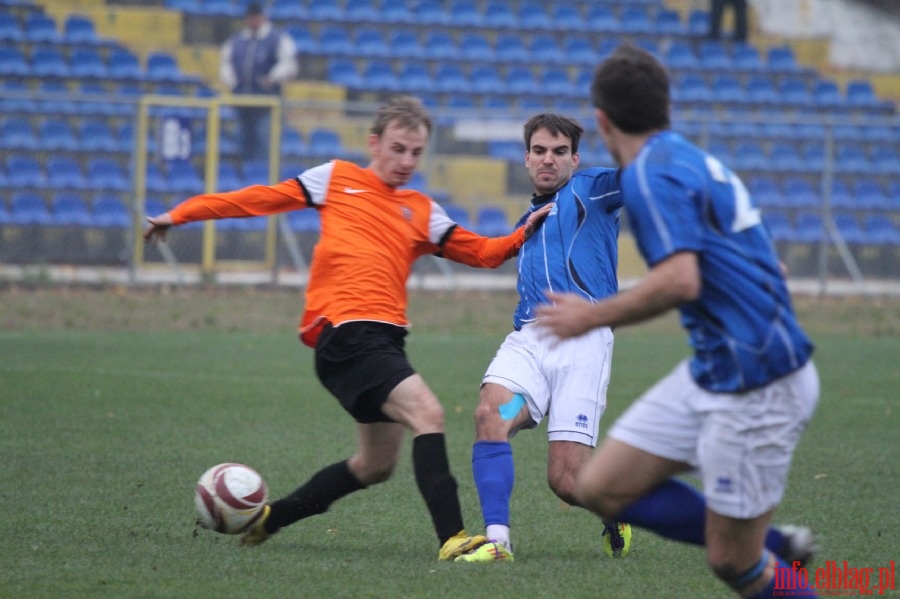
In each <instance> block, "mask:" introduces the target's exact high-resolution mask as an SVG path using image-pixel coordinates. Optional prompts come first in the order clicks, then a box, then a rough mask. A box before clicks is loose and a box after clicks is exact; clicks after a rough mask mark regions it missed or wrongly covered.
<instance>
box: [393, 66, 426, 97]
mask: <svg viewBox="0 0 900 599" xmlns="http://www.w3.org/2000/svg"><path fill="white" fill-rule="evenodd" d="M397 79H398V81H397V83H398V89H399V90H401V91H403V92H406V93H413V94H416V93H425V92H430V91H432V90H433V89H434V79H432V78H431V73H429V72H428V68H427V67H425V65H424V64H422V63H419V62H408V63H406V64H404V65H403V66H402V67H401V68H400V72H399V73H398V74H397Z"/></svg>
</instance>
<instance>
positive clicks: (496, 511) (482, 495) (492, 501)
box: [472, 441, 515, 526]
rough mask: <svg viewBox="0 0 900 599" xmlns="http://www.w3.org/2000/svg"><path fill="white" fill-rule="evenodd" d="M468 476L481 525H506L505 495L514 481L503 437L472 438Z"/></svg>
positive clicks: (509, 450) (508, 453)
mask: <svg viewBox="0 0 900 599" xmlns="http://www.w3.org/2000/svg"><path fill="white" fill-rule="evenodd" d="M472 476H473V477H474V478H475V488H476V489H478V498H479V499H480V501H481V514H482V516H483V517H484V525H485V526H488V525H490V524H503V525H504V526H509V498H510V497H511V496H512V490H513V483H514V482H515V469H514V467H513V457H512V448H511V447H510V445H509V443H508V442H506V441H476V442H475V445H473V446H472Z"/></svg>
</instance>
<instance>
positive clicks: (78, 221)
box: [50, 191, 91, 227]
mask: <svg viewBox="0 0 900 599" xmlns="http://www.w3.org/2000/svg"><path fill="white" fill-rule="evenodd" d="M50 204H51V211H50V212H51V214H52V219H53V224H55V225H57V226H60V227H87V226H90V224H91V211H90V208H88V205H87V202H85V201H84V198H83V197H81V196H80V195H78V194H74V193H71V192H68V191H63V192H60V193H59V194H57V195H55V196H54V197H53V199H52V200H51V202H50Z"/></svg>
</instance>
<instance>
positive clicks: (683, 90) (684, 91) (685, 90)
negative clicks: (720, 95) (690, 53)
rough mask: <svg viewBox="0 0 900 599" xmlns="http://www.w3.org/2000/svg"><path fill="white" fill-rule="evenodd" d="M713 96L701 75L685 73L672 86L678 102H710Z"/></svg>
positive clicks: (674, 97) (675, 99)
mask: <svg viewBox="0 0 900 599" xmlns="http://www.w3.org/2000/svg"><path fill="white" fill-rule="evenodd" d="M712 97H713V96H712V92H711V91H710V89H709V86H708V85H707V84H706V81H705V80H704V79H703V77H701V76H699V75H684V76H682V77H681V78H680V79H678V80H676V84H675V85H674V86H673V88H672V99H673V100H674V101H675V102H676V103H685V104H692V103H708V102H711V101H712Z"/></svg>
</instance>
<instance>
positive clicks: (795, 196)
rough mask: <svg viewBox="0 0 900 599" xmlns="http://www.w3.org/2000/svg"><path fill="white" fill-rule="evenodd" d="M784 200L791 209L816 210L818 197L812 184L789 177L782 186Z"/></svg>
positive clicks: (818, 202) (818, 201) (798, 178)
mask: <svg viewBox="0 0 900 599" xmlns="http://www.w3.org/2000/svg"><path fill="white" fill-rule="evenodd" d="M782 189H783V191H784V198H785V201H786V203H787V205H788V206H790V207H791V208H818V207H819V204H820V197H819V193H818V191H816V188H815V187H813V185H812V183H810V182H809V181H807V180H806V179H803V178H800V177H790V178H788V179H786V180H785V182H784V184H783V185H782Z"/></svg>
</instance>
